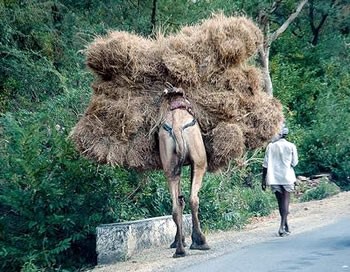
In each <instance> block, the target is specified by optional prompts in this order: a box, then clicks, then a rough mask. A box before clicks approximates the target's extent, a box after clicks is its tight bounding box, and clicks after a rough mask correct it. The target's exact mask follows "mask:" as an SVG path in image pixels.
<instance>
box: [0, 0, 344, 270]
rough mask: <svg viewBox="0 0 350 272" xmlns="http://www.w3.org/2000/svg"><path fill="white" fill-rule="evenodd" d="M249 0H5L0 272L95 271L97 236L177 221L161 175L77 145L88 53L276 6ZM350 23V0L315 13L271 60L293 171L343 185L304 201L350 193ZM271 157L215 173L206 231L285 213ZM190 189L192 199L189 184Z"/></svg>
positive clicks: (205, 202)
mask: <svg viewBox="0 0 350 272" xmlns="http://www.w3.org/2000/svg"><path fill="white" fill-rule="evenodd" d="M246 2H247V1H231V0H225V1H221V0H217V1H200V0H199V1H187V0H181V1H176V3H175V1H170V0H158V1H121V0H110V1H70V0H58V1H42V0H30V1H21V0H3V1H0V17H1V20H0V32H1V36H0V270H1V271H24V272H27V271H79V269H83V268H86V267H89V266H93V265H95V264H96V255H95V228H96V226H98V225H99V224H103V223H110V222H122V221H126V220H134V219H140V218H147V217H153V216H161V215H168V214H170V213H171V204H170V198H169V193H168V189H167V186H166V183H165V178H164V176H163V174H162V172H157V171H155V172H150V173H144V174H140V173H136V172H134V171H130V170H127V169H122V168H112V167H109V166H106V165H97V164H96V163H94V162H92V161H88V160H86V159H84V158H83V157H82V156H80V155H79V154H78V153H77V152H76V151H75V149H74V147H73V144H72V143H71V142H70V140H69V137H68V136H69V132H70V129H71V128H72V127H73V126H74V124H75V123H76V122H77V120H78V119H79V117H80V116H81V114H82V113H83V112H84V110H85V108H86V106H87V104H88V102H89V99H90V95H91V92H92V91H91V87H90V84H91V82H92V75H91V73H90V72H89V71H88V70H87V69H86V67H85V63H84V61H85V59H84V54H83V52H82V50H84V48H85V47H86V45H87V44H89V42H91V41H92V40H93V38H94V37H96V35H103V34H105V33H106V32H107V31H108V30H110V29H113V30H125V31H131V32H136V33H138V34H141V35H144V36H152V35H154V33H155V32H156V31H158V28H161V29H162V31H165V32H169V33H170V32H173V31H176V30H177V29H179V28H180V27H181V26H182V25H185V24H192V23H196V22H198V21H199V20H200V19H202V18H206V17H208V16H209V15H210V14H211V12H213V11H217V10H223V11H224V12H225V13H226V14H228V15H232V14H235V13H242V12H243V13H244V14H247V15H248V16H250V17H252V18H256V17H257V15H258V14H259V11H263V10H267V9H268V7H269V5H270V4H269V1H250V3H251V4H247V3H246ZM282 2H283V4H281V5H280V6H279V8H278V9H277V10H276V12H275V13H272V14H270V15H269V16H271V28H272V29H273V28H278V26H279V25H280V24H282V23H283V22H284V20H285V19H286V18H287V17H288V16H289V14H291V13H292V12H293V9H294V8H295V3H294V2H295V1H282ZM329 2H331V3H329ZM154 3H157V6H156V7H154V6H153V4H154ZM154 8H155V9H154ZM152 11H155V14H154V13H153V12H152ZM310 14H313V16H312V17H310V16H311V15H310ZM349 15H350V6H349V4H348V3H347V1H342V0H341V1H309V3H308V4H307V6H306V7H305V10H304V11H302V12H301V13H300V15H299V16H298V18H297V19H296V20H295V21H294V22H293V24H291V25H290V26H289V28H288V29H287V31H286V32H285V33H284V34H283V35H282V36H281V37H280V38H279V39H278V40H276V41H275V42H274V44H273V46H272V48H271V52H270V54H271V55H270V70H271V76H272V82H273V87H274V96H275V97H277V98H278V99H280V100H281V102H282V104H283V105H284V114H285V117H286V119H287V124H288V126H289V128H290V131H291V133H290V140H291V141H293V142H294V143H295V144H296V145H297V147H298V151H299V157H300V163H299V165H298V166H297V168H296V172H297V174H302V175H305V176H309V175H312V174H317V173H324V172H327V173H330V174H331V176H332V182H334V183H329V182H322V183H320V185H319V186H318V187H317V188H305V193H304V194H303V196H302V197H301V200H302V201H309V200H312V199H321V198H324V197H328V196H330V195H333V194H335V193H337V192H339V190H340V189H341V190H347V189H349V188H350V157H349V156H350V140H349V135H350V74H349V69H350V67H349V63H350V59H349V56H350V54H349V53H350V47H349V44H350V37H349V32H350V29H349V25H350V22H349V20H350V16H349ZM323 19H324V20H323ZM322 22H323V23H322ZM263 154H264V150H263V149H261V150H256V151H255V152H253V153H247V154H245V155H244V157H243V158H241V159H240V160H237V161H235V162H232V165H231V166H230V168H229V169H227V170H225V171H224V172H222V173H219V174H215V175H214V174H207V175H206V177H205V180H204V184H203V189H202V190H201V193H200V194H201V195H200V200H201V203H200V213H201V215H200V216H201V219H202V225H203V228H204V229H205V230H216V229H230V228H241V227H242V226H244V224H246V222H247V221H248V219H249V218H251V217H252V216H262V215H267V214H269V213H270V212H271V211H272V210H273V209H275V208H276V207H277V206H276V204H277V203H275V202H276V201H275V199H274V196H273V195H272V194H271V193H270V192H262V191H261V189H260V180H261V173H260V172H261V163H262V157H263ZM183 175H184V179H186V178H187V177H188V172H187V169H185V170H184V171H183ZM183 184H184V188H183V190H184V195H185V199H186V196H187V197H188V191H189V184H188V182H187V183H186V182H184V183H183ZM339 188H340V189H339ZM188 206H189V205H187V206H186V211H187V212H189V210H188V209H189V207H188Z"/></svg>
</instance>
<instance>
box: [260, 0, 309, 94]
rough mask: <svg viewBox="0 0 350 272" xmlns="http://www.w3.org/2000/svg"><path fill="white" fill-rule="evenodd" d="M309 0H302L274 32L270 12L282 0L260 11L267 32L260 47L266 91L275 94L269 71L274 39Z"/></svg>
mask: <svg viewBox="0 0 350 272" xmlns="http://www.w3.org/2000/svg"><path fill="white" fill-rule="evenodd" d="M307 2H308V0H302V1H301V2H300V3H299V4H298V6H297V9H296V11H295V12H294V13H292V14H291V15H290V16H289V18H288V19H287V20H286V21H285V22H284V23H283V24H282V25H281V26H280V27H279V28H278V29H277V30H276V31H274V32H273V33H269V30H270V27H269V14H272V13H273V12H274V11H275V10H276V9H277V7H278V6H279V5H280V3H281V1H280V0H277V1H275V2H274V3H273V4H272V6H271V9H270V10H269V11H268V12H266V11H264V10H262V11H261V12H260V15H259V18H258V21H259V24H260V25H261V27H262V30H263V32H264V34H265V40H264V43H263V44H262V45H261V46H260V47H259V61H260V64H261V68H262V70H263V76H264V85H265V86H264V87H265V91H266V92H267V93H268V94H269V95H271V96H273V88H272V81H271V76H270V71H269V55H270V47H271V44H272V42H273V41H275V40H277V38H278V37H279V36H280V35H281V34H282V33H283V32H284V31H286V29H287V28H288V26H289V25H290V24H291V23H292V22H293V21H294V20H295V18H297V16H298V15H299V13H300V12H301V10H302V9H303V7H304V5H305V4H306V3H307Z"/></svg>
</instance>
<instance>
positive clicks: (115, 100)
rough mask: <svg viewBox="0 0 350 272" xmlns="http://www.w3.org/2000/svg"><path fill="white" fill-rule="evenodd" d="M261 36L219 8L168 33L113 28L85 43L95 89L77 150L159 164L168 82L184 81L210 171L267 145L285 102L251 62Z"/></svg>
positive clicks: (122, 162)
mask: <svg viewBox="0 0 350 272" xmlns="http://www.w3.org/2000/svg"><path fill="white" fill-rule="evenodd" d="M262 37H263V36H262V33H261V31H260V30H259V29H258V28H257V27H256V26H255V25H254V23H253V22H251V21H250V20H249V19H248V18H245V17H225V16H224V15H222V14H219V15H215V16H213V17H212V18H210V19H208V20H205V21H203V22H202V24H200V25H195V26H188V27H184V28H183V29H182V30H180V31H179V33H177V34H172V35H170V36H167V37H165V36H163V35H161V34H160V35H159V36H158V37H157V38H156V39H146V38H143V37H140V36H138V35H135V34H131V33H127V32H110V33H108V34H107V35H106V36H105V37H99V38H97V39H96V40H95V41H94V42H93V43H92V44H91V45H90V46H89V47H88V48H87V50H86V56H87V61H86V62H87V65H88V67H90V68H91V69H92V71H93V72H94V73H95V74H96V75H97V78H96V80H95V82H94V83H93V85H92V88H93V90H94V93H93V96H92V98H91V101H90V105H89V107H88V108H87V110H86V112H85V114H84V116H83V117H82V118H81V119H80V120H79V121H78V123H77V124H76V126H75V127H74V128H73V130H72V132H71V138H72V139H73V141H74V142H75V144H76V146H77V149H78V150H79V151H80V152H81V153H82V154H83V155H85V156H87V157H88V158H92V159H95V160H96V161H98V162H100V163H109V164H112V165H119V166H123V167H127V168H133V169H136V170H139V171H145V170H151V169H159V168H161V165H160V158H159V151H158V140H157V130H158V125H159V123H160V121H161V116H162V115H163V114H164V112H165V111H166V110H167V107H166V106H164V105H163V104H162V101H161V100H160V96H161V93H162V91H163V89H164V83H165V82H170V83H172V84H173V85H174V86H177V87H182V88H183V89H184V90H185V91H186V95H187V97H188V99H189V100H190V101H191V103H192V105H193V110H194V112H195V117H196V119H197V120H198V122H199V124H200V126H201V130H202V132H203V139H204V142H205V146H206V150H207V155H208V170H209V171H216V170H217V169H220V168H222V167H225V166H227V164H228V163H229V161H230V160H232V159H234V158H238V157H239V156H241V155H242V154H243V153H244V151H246V150H247V149H254V148H257V147H260V146H262V145H263V144H264V143H265V142H266V141H268V140H269V139H270V138H271V137H272V136H273V135H274V134H275V133H276V132H277V131H278V129H279V127H280V124H281V122H282V108H281V105H280V103H279V102H278V101H277V100H275V99H274V98H271V97H269V96H267V95H266V94H265V93H263V92H262V85H261V83H262V79H261V78H262V77H261V71H260V70H259V69H258V68H256V67H254V66H251V65H248V64H247V63H248V59H249V58H250V57H251V56H253V55H254V53H255V52H256V50H257V47H258V46H259V45H260V44H261V43H262Z"/></svg>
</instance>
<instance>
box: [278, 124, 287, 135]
mask: <svg viewBox="0 0 350 272" xmlns="http://www.w3.org/2000/svg"><path fill="white" fill-rule="evenodd" d="M288 133H289V129H288V128H287V127H286V125H285V124H283V126H282V128H281V131H280V133H279V135H280V136H281V138H285V137H286V136H287V135H288Z"/></svg>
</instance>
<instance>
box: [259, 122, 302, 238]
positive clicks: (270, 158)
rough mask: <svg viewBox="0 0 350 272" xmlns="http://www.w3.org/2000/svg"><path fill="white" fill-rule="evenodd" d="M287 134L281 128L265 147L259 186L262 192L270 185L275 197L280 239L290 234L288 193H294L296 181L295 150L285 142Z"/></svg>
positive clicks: (291, 144) (296, 157)
mask: <svg viewBox="0 0 350 272" xmlns="http://www.w3.org/2000/svg"><path fill="white" fill-rule="evenodd" d="M287 134H288V128H287V127H283V128H282V130H281V132H280V133H279V136H278V137H277V139H275V141H273V142H271V143H269V145H268V146H267V148H266V152H265V158H264V163H263V175H262V184H261V187H262V189H263V190H264V191H265V190H266V185H270V186H271V191H272V192H273V193H275V195H276V198H277V202H278V209H279V213H280V216H281V224H280V227H279V230H278V235H279V236H281V237H283V236H286V235H288V234H289V233H290V230H289V226H288V221H287V216H288V213H289V202H290V193H291V192H293V191H294V183H295V181H296V177H295V173H294V169H293V167H295V166H296V165H297V164H298V153H297V149H296V147H295V145H294V144H293V143H291V142H288V141H287V140H286V136H287Z"/></svg>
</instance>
